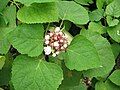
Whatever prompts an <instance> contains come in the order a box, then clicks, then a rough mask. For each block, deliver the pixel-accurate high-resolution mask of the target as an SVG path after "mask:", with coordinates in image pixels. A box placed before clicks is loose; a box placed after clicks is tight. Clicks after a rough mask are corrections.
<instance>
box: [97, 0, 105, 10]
mask: <svg viewBox="0 0 120 90" xmlns="http://www.w3.org/2000/svg"><path fill="white" fill-rule="evenodd" d="M104 3H105V0H96V5H97V8H98V9H99V10H102V9H103V5H104Z"/></svg>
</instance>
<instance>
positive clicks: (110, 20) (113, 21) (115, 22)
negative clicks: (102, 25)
mask: <svg viewBox="0 0 120 90" xmlns="http://www.w3.org/2000/svg"><path fill="white" fill-rule="evenodd" d="M106 18H107V23H108V25H109V26H110V27H112V26H115V25H118V23H119V20H118V19H114V18H112V17H111V16H107V17H106Z"/></svg>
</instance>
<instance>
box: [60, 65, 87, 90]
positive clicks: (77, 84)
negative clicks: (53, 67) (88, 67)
mask: <svg viewBox="0 0 120 90" xmlns="http://www.w3.org/2000/svg"><path fill="white" fill-rule="evenodd" d="M62 65H63V66H62V68H63V73H64V80H63V81H62V84H61V85H60V87H59V89H58V90H86V88H87V87H86V86H85V84H83V83H81V81H82V80H81V78H82V72H78V71H75V70H73V71H71V70H69V69H68V68H66V67H65V65H64V64H62Z"/></svg>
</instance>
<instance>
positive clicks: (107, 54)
mask: <svg viewBox="0 0 120 90" xmlns="http://www.w3.org/2000/svg"><path fill="white" fill-rule="evenodd" d="M81 35H83V36H84V37H86V38H87V39H88V40H89V41H90V42H91V43H92V44H93V46H94V48H96V51H97V53H98V56H99V59H100V61H99V62H102V65H101V66H102V67H100V68H95V69H89V70H87V71H84V75H85V76H89V77H97V76H103V75H106V74H108V73H109V72H110V71H111V70H112V68H113V66H114V65H115V58H114V55H113V53H112V50H111V45H110V44H109V42H108V41H107V39H105V38H103V37H102V36H101V35H100V34H99V33H96V32H92V31H89V30H88V31H82V32H81ZM89 54H90V53H89ZM90 55H91V57H94V56H93V55H92V54H90ZM86 57H87V56H86ZM82 60H83V59H82ZM88 60H89V59H88ZM83 61H84V60H83ZM86 64H89V63H86Z"/></svg>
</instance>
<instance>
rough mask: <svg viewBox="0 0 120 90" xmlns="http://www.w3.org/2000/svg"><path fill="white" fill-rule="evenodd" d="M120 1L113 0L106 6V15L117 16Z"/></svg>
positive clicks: (118, 14) (119, 14)
mask: <svg viewBox="0 0 120 90" xmlns="http://www.w3.org/2000/svg"><path fill="white" fill-rule="evenodd" d="M119 3H120V1H119V0H114V1H113V2H112V3H110V4H109V5H108V6H107V7H106V15H109V16H114V17H119V16H120V5H119Z"/></svg>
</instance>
